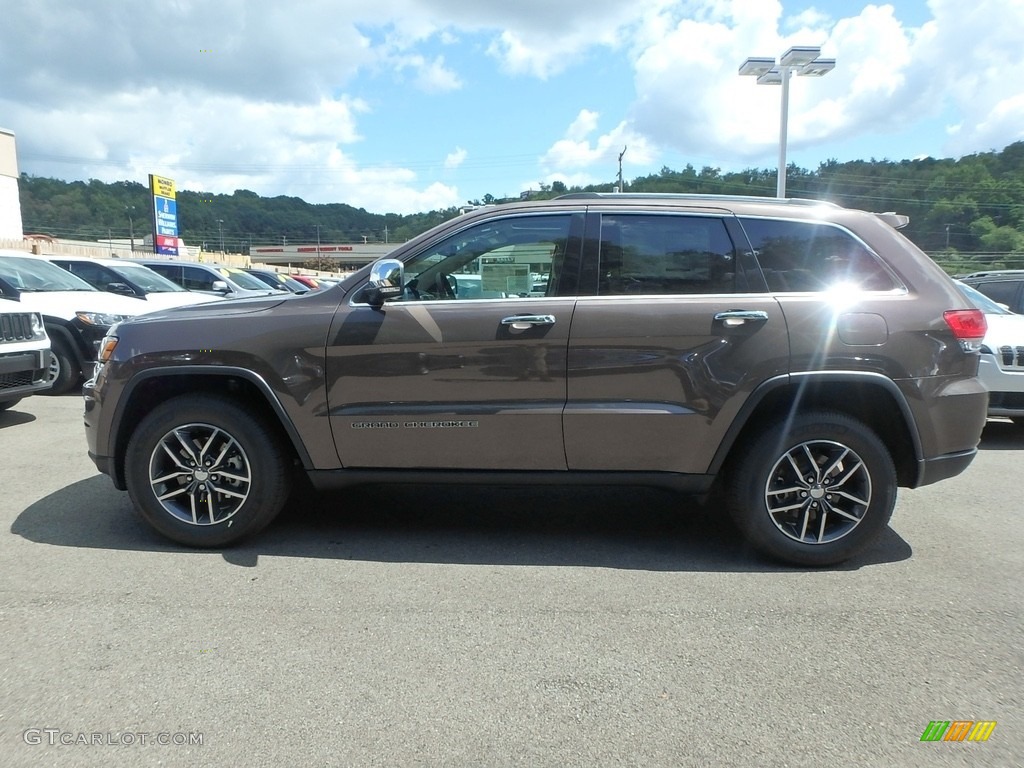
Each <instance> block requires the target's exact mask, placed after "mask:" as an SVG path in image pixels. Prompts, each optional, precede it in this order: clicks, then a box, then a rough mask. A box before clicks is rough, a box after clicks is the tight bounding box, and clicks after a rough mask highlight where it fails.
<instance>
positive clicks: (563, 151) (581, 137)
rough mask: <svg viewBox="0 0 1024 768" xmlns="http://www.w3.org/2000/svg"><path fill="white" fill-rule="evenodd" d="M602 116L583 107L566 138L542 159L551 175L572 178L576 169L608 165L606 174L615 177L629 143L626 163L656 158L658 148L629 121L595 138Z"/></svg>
mask: <svg viewBox="0 0 1024 768" xmlns="http://www.w3.org/2000/svg"><path fill="white" fill-rule="evenodd" d="M599 117H600V115H598V114H597V113H596V112H591V111H589V110H582V111H581V112H580V114H579V115H577V117H576V119H575V120H574V121H573V122H572V124H571V125H570V126H569V128H568V129H567V130H566V133H565V138H563V139H560V140H558V141H556V142H555V143H554V144H553V145H552V146H551V148H550V149H548V151H547V152H546V153H545V155H544V157H543V159H542V161H541V163H542V165H543V166H544V167H545V168H546V169H548V170H547V175H548V177H550V178H555V177H559V176H561V177H564V178H569V177H570V176H571V174H572V173H573V172H579V171H580V170H582V169H588V168H592V167H594V166H597V165H604V166H606V168H605V173H603V174H602V177H604V178H611V177H612V176H614V175H615V174H616V172H617V169H618V157H619V153H621V152H622V150H623V147H628V148H627V150H626V154H625V155H624V156H623V163H624V165H625V164H627V163H629V164H632V165H634V166H642V165H645V164H647V163H650V162H652V161H653V159H654V152H653V149H652V147H651V146H650V144H649V142H648V141H647V140H646V139H645V138H644V137H643V136H640V135H638V134H635V133H633V132H632V131H631V129H630V127H629V125H628V124H627V123H626V122H622V123H619V124H618V125H617V126H615V128H613V129H612V130H611V131H609V132H608V133H606V134H604V135H602V136H598V137H597V139H596V140H593V141H591V139H590V136H591V134H592V133H594V131H596V130H597V126H598V119H599ZM627 158H628V160H627Z"/></svg>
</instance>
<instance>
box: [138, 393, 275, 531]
mask: <svg viewBox="0 0 1024 768" xmlns="http://www.w3.org/2000/svg"><path fill="white" fill-rule="evenodd" d="M289 474H290V466H289V462H288V459H287V456H286V453H285V451H284V450H283V449H282V447H281V443H280V440H279V439H278V438H277V437H276V436H275V435H274V434H273V432H272V431H271V430H270V428H269V427H268V426H267V425H266V424H264V423H263V422H262V421H260V420H258V419H256V418H254V417H253V415H252V414H251V413H249V412H247V411H244V410H242V409H241V408H240V407H238V406H237V405H236V404H235V403H233V402H232V401H231V400H228V399H227V398H223V397H219V396H216V395H183V396H180V397H176V398H174V399H171V400H168V401H166V402H164V403H162V404H161V405H160V406H159V407H157V408H155V409H154V410H153V411H152V412H151V413H150V414H149V415H148V416H146V417H145V418H144V419H143V420H142V422H141V423H140V424H139V426H138V428H137V429H136V430H135V433H134V434H133V435H132V438H131V440H130V441H129V444H128V451H127V458H126V460H125V481H126V484H127V486H128V493H129V495H130V496H131V499H132V502H133V503H134V505H135V509H136V511H137V512H138V513H139V514H140V515H141V517H142V518H143V519H144V520H146V522H148V523H149V524H150V525H152V526H153V527H154V528H156V529H157V530H158V531H159V532H160V533H162V534H163V535H164V536H166V537H167V538H169V539H172V540H173V541H176V542H178V543H179V544H186V545H188V546H195V547H219V546H225V545H228V544H234V543H235V542H237V541H239V540H241V539H243V538H245V537H246V536H250V535H252V534H255V533H257V532H258V531H260V530H262V529H263V528H264V527H266V526H267V525H268V524H269V523H270V521H271V520H273V519H274V518H275V517H276V516H277V514H278V512H280V510H281V508H282V507H283V506H284V503H285V501H286V500H287V498H288V485H289V483H288V481H289Z"/></svg>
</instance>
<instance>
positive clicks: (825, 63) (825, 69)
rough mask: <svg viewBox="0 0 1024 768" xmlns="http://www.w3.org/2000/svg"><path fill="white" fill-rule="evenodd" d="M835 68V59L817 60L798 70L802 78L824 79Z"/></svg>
mask: <svg viewBox="0 0 1024 768" xmlns="http://www.w3.org/2000/svg"><path fill="white" fill-rule="evenodd" d="M835 68H836V60H835V59H815V60H814V61H812V62H811V63H810V64H805V65H804V66H803V67H802V68H801V69H799V70H797V74H798V75H800V76H802V77H824V76H825V75H827V74H828V73H829V72H831V71H832V70H833V69H835Z"/></svg>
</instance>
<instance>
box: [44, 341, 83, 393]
mask: <svg viewBox="0 0 1024 768" xmlns="http://www.w3.org/2000/svg"><path fill="white" fill-rule="evenodd" d="M81 377H82V369H81V368H79V366H78V360H77V359H76V357H75V353H74V352H73V351H72V349H71V347H70V346H68V343H67V342H66V341H64V339H63V338H61V337H60V336H53V337H52V338H51V339H50V364H49V366H48V368H47V371H46V378H47V381H49V382H50V388H49V389H46V390H43V394H47V395H63V394H64V393H65V392H69V391H70V390H71V388H72V387H74V386H75V384H77V383H78V381H79V379H81Z"/></svg>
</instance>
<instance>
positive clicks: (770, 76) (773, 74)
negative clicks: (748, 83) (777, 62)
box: [757, 67, 782, 85]
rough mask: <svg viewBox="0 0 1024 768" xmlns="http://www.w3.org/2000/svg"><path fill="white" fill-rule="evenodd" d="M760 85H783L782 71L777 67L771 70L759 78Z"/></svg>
mask: <svg viewBox="0 0 1024 768" xmlns="http://www.w3.org/2000/svg"><path fill="white" fill-rule="evenodd" d="M757 84H758V85H781V84H782V70H781V69H779V68H778V67H776V68H775V69H769V70H768V71H767V72H765V73H764V74H763V75H761V76H760V77H759V78H757Z"/></svg>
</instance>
